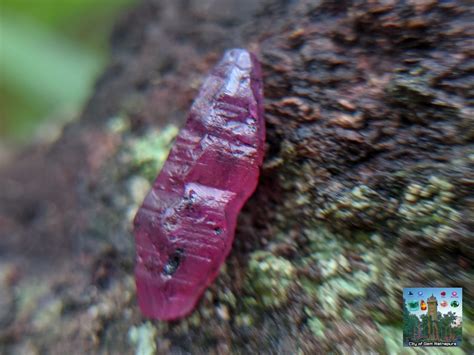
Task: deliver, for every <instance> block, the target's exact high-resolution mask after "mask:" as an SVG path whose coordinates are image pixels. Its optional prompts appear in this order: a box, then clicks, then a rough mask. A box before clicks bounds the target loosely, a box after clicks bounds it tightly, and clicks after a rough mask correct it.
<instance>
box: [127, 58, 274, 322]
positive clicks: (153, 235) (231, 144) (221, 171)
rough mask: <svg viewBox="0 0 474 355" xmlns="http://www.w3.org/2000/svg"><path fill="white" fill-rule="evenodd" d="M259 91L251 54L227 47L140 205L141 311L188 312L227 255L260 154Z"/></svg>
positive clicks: (155, 314) (157, 314)
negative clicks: (227, 49)
mask: <svg viewBox="0 0 474 355" xmlns="http://www.w3.org/2000/svg"><path fill="white" fill-rule="evenodd" d="M262 90H263V89H262V76H261V70H260V65H259V63H258V61H257V59H256V58H255V57H254V56H253V55H252V54H251V53H249V52H247V51H246V50H244V49H232V50H229V51H227V52H226V53H225V55H224V58H223V59H222V60H221V61H220V62H219V63H218V64H217V66H216V67H215V68H214V69H213V70H212V71H211V73H210V75H209V76H208V77H207V78H206V80H205V81H204V84H203V86H202V88H201V90H200V92H199V94H198V96H197V98H196V100H195V101H194V104H193V105H192V107H191V110H190V112H189V116H188V119H187V122H186V124H185V126H184V127H183V128H182V129H181V131H180V133H179V135H178V137H177V138H176V141H175V143H174V146H173V148H172V149H171V152H170V154H169V156H168V159H167V161H166V162H165V164H164V166H163V169H162V170H161V172H160V173H159V175H158V177H157V178H156V180H155V182H154V184H153V187H152V189H151V191H150V192H149V193H148V195H147V196H146V197H145V200H144V202H143V204H142V206H141V207H140V209H139V210H138V212H137V215H136V216H135V220H134V234H135V241H136V252H137V261H136V267H135V279H136V285H137V294H138V303H139V305H140V309H141V311H142V313H143V314H144V315H145V316H146V317H149V318H156V319H161V320H172V319H177V318H180V317H183V316H185V315H187V314H188V313H190V312H191V311H192V310H193V308H194V307H195V305H196V303H197V302H198V300H199V298H200V296H201V295H202V293H203V292H204V290H205V289H206V287H207V286H208V285H209V284H210V283H211V282H212V281H213V280H214V279H215V277H216V276H217V274H218V273H219V268H220V266H221V265H222V263H223V262H224V260H225V258H226V257H227V255H228V254H229V251H230V249H231V246H232V241H233V239H234V232H235V227H236V221H237V216H238V213H239V211H240V209H241V208H242V206H243V204H244V203H245V201H246V200H247V199H248V198H249V197H250V195H251V194H252V193H253V191H254V190H255V188H256V186H257V181H258V176H259V169H260V166H261V164H262V160H263V152H264V140H265V123H264V118H263V93H262Z"/></svg>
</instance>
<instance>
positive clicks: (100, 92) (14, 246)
mask: <svg viewBox="0 0 474 355" xmlns="http://www.w3.org/2000/svg"><path fill="white" fill-rule="evenodd" d="M473 23H474V21H473V12H472V6H471V7H469V2H468V1H456V2H454V1H377V0H375V1H367V2H364V1H337V2H335V1H309V0H307V1H305V0H263V1H250V0H245V1H242V0H240V1H238V0H221V1H211V0H187V1H185V0H174V1H171V0H168V1H167V0H162V1H151V0H150V1H143V2H141V3H140V4H138V5H137V6H136V7H135V8H134V9H132V10H131V11H130V12H129V13H127V14H125V15H124V16H123V18H122V19H121V20H120V21H118V24H117V25H116V28H115V30H114V32H113V34H112V36H111V59H110V64H109V66H108V68H107V70H106V71H105V72H104V73H103V75H102V76H101V78H100V79H99V80H98V81H97V84H96V86H95V88H94V92H93V94H92V96H91V98H90V100H89V102H88V103H87V105H86V106H85V108H84V111H83V112H82V114H81V117H80V119H78V120H77V121H76V122H74V123H71V124H69V125H67V126H66V127H65V128H64V130H63V133H62V135H61V137H60V138H59V139H58V140H57V141H55V142H54V143H52V144H35V145H34V146H31V147H29V148H27V149H25V150H23V151H22V152H20V153H18V154H16V155H15V156H14V158H13V159H11V160H10V161H9V162H7V163H4V164H3V166H1V167H0V179H1V182H2V184H1V185H2V187H3V188H2V189H0V286H1V288H0V289H1V291H0V297H1V298H0V305H1V306H2V311H0V353H3V352H5V353H22V352H23V353H33V354H34V353H52V354H56V353H57V354H62V353H111V354H116V353H121V354H122V353H134V352H137V351H139V350H142V351H148V353H153V352H157V353H171V354H182V353H211V354H220V353H237V354H238V353H256V352H260V353H265V354H266V353H298V352H299V353H303V354H315V353H327V352H334V353H368V352H377V353H399V352H401V351H402V350H403V347H402V344H401V342H402V333H401V321H402V316H403V314H402V307H401V304H402V288H403V287H405V286H412V285H414V286H420V285H427V286H460V287H463V288H464V295H465V303H464V324H463V326H464V332H465V333H464V334H465V336H464V339H463V351H464V352H466V353H469V352H472V351H473V348H472V347H473V342H474V341H473V338H472V334H473V333H474V332H473V331H472V330H473V326H472V323H471V322H472V319H473V316H474V314H473V313H472V309H473V307H472V306H473V305H472V300H473V299H474V289H473V283H472V276H473V275H472V260H473V257H474V250H473V242H472V240H473V239H472V238H473V232H472V231H473V223H472V221H474V218H473V217H474V216H473V215H472V211H473V207H474V206H473V204H474V203H473V202H474V200H473V196H472V189H473V184H474V174H473V162H474V149H473V144H472V143H473V138H474V123H473V117H474V110H473V98H474V91H473V87H474V85H473V83H474V67H473V64H472V60H470V58H472V55H473V54H474V53H473V48H474V43H473V40H472V38H474V37H473V36H474V28H473ZM235 47H244V48H247V49H249V50H251V51H253V52H254V53H256V54H257V56H258V57H259V58H260V61H261V63H262V66H263V75H264V92H265V112H266V125H267V147H266V158H265V162H264V166H263V170H262V175H261V178H260V183H259V187H258V188H257V191H256V193H255V194H254V196H253V197H252V198H251V200H250V201H249V202H248V203H247V205H246V207H245V208H244V210H243V212H242V214H241V216H240V217H239V221H238V223H237V232H236V239H235V242H234V246H233V249H232V251H231V254H230V256H229V259H228V260H227V262H226V266H225V268H224V270H222V272H221V274H220V276H219V277H218V279H217V280H216V282H215V283H214V284H213V285H212V286H211V287H210V289H209V290H207V291H206V293H205V295H204V298H203V300H202V301H201V302H200V304H199V306H198V308H197V310H196V311H195V312H194V313H193V314H192V315H191V316H190V317H189V318H187V319H184V320H182V321H179V322H173V323H164V322H149V323H148V322H146V320H144V319H143V318H142V317H141V315H140V313H139V310H138V307H137V304H136V298H135V287H134V281H133V263H134V250H133V238H132V235H131V216H133V213H134V212H135V211H136V208H137V207H138V204H139V203H140V202H141V199H142V198H143V194H144V192H146V190H147V189H148V188H149V183H150V182H151V181H152V180H153V178H154V177H155V176H156V173H157V169H158V168H159V167H160V165H161V164H162V162H163V160H164V159H165V158H166V152H167V149H169V144H170V142H171V140H172V138H173V136H175V135H176V131H177V128H178V127H180V126H181V125H182V124H183V122H184V119H185V117H186V112H187V111H188V109H189V107H190V105H191V102H192V99H193V97H194V96H195V94H196V93H197V89H198V88H199V86H200V84H201V82H202V80H203V78H204V75H205V73H206V72H207V71H208V70H209V69H210V68H211V66H212V65H213V64H214V63H215V62H216V61H217V60H218V58H219V57H220V56H221V55H222V53H223V52H224V51H225V50H226V49H229V48H235ZM469 270H471V271H469ZM7 308H8V309H9V310H10V311H8V312H7V311H5V309H7ZM145 353H147V352H145Z"/></svg>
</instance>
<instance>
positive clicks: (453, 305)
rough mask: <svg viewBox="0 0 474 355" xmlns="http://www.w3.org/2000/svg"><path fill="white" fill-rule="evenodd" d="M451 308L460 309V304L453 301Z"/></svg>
mask: <svg viewBox="0 0 474 355" xmlns="http://www.w3.org/2000/svg"><path fill="white" fill-rule="evenodd" d="M451 307H453V308H457V307H459V302H458V301H452V302H451Z"/></svg>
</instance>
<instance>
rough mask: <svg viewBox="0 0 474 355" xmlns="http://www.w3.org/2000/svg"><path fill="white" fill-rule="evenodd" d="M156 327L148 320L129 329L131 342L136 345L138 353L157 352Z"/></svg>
mask: <svg viewBox="0 0 474 355" xmlns="http://www.w3.org/2000/svg"><path fill="white" fill-rule="evenodd" d="M156 334H157V332H156V328H155V327H154V326H153V325H152V324H151V323H150V322H146V323H143V324H142V325H140V326H133V327H131V328H130V330H129V331H128V338H129V340H130V342H131V343H132V344H133V345H135V354H136V355H153V354H155V353H156V342H155V337H156Z"/></svg>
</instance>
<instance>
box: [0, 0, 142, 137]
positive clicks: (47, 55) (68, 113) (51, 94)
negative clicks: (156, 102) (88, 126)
mask: <svg viewBox="0 0 474 355" xmlns="http://www.w3.org/2000/svg"><path fill="white" fill-rule="evenodd" d="M134 2H135V0H101V1H96V0H1V1H0V140H3V141H9V142H15V143H21V142H26V141H27V140H28V139H29V138H30V137H31V136H32V135H33V134H34V133H35V132H37V131H38V128H39V127H43V128H44V127H45V126H44V125H42V123H44V122H46V121H47V120H48V121H49V122H54V120H56V121H57V120H67V119H72V118H73V117H75V116H77V113H78V111H79V110H80V108H81V105H82V103H83V102H84V100H85V99H86V98H87V96H88V94H89V93H90V90H91V88H92V86H93V83H94V80H95V79H96V77H97V75H98V74H99V73H100V72H101V70H102V69H103V66H104V65H105V63H106V60H107V55H108V54H107V49H108V44H107V41H108V36H109V33H110V30H111V27H112V24H113V22H114V20H116V18H117V16H119V15H120V12H121V11H123V10H125V9H126V8H127V7H128V6H130V5H132V4H133V3H134ZM46 129H47V128H46ZM40 132H41V129H40V130H39V133H40Z"/></svg>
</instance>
